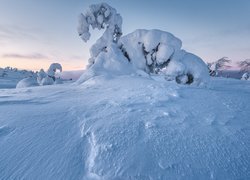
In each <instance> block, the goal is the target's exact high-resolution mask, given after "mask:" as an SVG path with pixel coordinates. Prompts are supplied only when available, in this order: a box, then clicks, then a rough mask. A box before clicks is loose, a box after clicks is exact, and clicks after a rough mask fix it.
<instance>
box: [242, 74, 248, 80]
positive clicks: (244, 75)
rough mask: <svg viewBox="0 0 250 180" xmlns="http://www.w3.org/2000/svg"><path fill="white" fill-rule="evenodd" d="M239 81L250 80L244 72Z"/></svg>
mask: <svg viewBox="0 0 250 180" xmlns="http://www.w3.org/2000/svg"><path fill="white" fill-rule="evenodd" d="M241 80H250V75H249V74H248V73H247V72H246V73H244V74H243V75H242V77H241Z"/></svg>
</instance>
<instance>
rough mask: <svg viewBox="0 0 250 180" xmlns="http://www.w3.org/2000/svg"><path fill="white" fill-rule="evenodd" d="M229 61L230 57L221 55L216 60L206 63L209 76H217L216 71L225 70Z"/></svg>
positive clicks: (228, 66)
mask: <svg viewBox="0 0 250 180" xmlns="http://www.w3.org/2000/svg"><path fill="white" fill-rule="evenodd" d="M230 62H231V60H230V59H228V58H227V57H222V58H220V59H218V60H217V61H214V62H211V63H208V64H207V66H208V69H209V74H210V76H218V71H219V70H225V69H227V68H230V67H231V66H230V65H229V63H230Z"/></svg>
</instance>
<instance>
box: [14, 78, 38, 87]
mask: <svg viewBox="0 0 250 180" xmlns="http://www.w3.org/2000/svg"><path fill="white" fill-rule="evenodd" d="M33 86H39V84H38V82H37V79H36V78H35V77H27V78H24V79H22V80H21V81H19V82H18V83H17V85H16V88H26V87H33Z"/></svg>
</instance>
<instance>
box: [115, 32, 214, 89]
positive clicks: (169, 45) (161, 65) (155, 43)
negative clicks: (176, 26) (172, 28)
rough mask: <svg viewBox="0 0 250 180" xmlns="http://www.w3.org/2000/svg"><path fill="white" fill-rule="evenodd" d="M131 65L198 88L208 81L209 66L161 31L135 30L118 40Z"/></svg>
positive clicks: (169, 34) (179, 42)
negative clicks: (195, 85) (193, 84)
mask: <svg viewBox="0 0 250 180" xmlns="http://www.w3.org/2000/svg"><path fill="white" fill-rule="evenodd" d="M119 43H120V46H121V47H122V49H123V51H124V52H126V54H127V55H128V57H129V60H130V61H131V64H133V66H134V67H135V68H136V69H137V68H138V69H142V70H144V71H146V72H148V73H154V74H163V75H165V76H166V79H167V80H175V81H176V82H177V83H181V84H192V83H195V84H197V85H199V84H201V83H205V82H207V81H208V78H209V74H208V69H207V66H206V64H205V63H204V62H203V61H202V59H201V58H199V57H198V56H196V55H194V54H191V53H188V52H186V51H184V50H182V49H181V45H182V42H181V40H179V39H178V38H176V37H175V36H174V35H172V34H171V33H168V32H164V31H160V30H136V31H134V32H133V33H131V34H128V35H126V36H123V37H122V38H121V40H120V41H119Z"/></svg>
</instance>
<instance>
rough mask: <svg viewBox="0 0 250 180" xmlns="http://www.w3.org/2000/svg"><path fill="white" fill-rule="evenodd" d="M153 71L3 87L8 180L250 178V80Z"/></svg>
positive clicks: (1, 142) (1, 144) (1, 138)
mask: <svg viewBox="0 0 250 180" xmlns="http://www.w3.org/2000/svg"><path fill="white" fill-rule="evenodd" d="M141 72H144V71H141ZM145 74H146V73H145ZM141 75H143V73H141ZM151 77H153V78H151ZM151 77H146V76H138V75H120V76H113V77H108V76H100V75H99V76H94V77H93V78H91V79H89V80H86V81H85V82H84V83H83V84H81V85H80V86H73V85H70V86H69V85H68V84H62V85H54V86H40V87H35V88H23V89H13V90H0V106H1V108H0V117H1V118H0V174H1V178H2V179H96V180H99V179H105V180H106V179H107V180H110V179H135V180H137V179H138V180H140V179H145V180H147V179H248V178H249V177H250V171H249V169H250V144H249V140H250V139H249V138H250V121H249V109H250V105H249V99H250V83H249V81H239V80H232V79H222V78H216V79H212V80H211V82H210V85H209V88H201V87H194V86H182V85H178V84H176V83H174V82H169V81H165V80H164V78H163V79H161V78H160V77H161V76H151Z"/></svg>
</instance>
